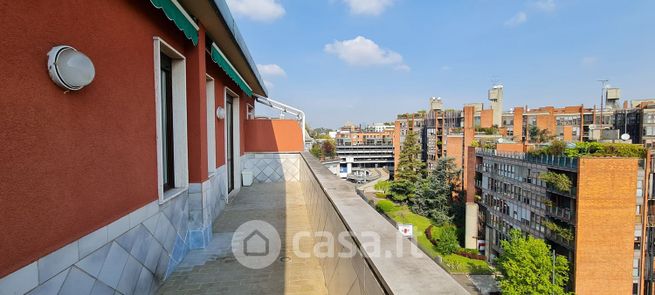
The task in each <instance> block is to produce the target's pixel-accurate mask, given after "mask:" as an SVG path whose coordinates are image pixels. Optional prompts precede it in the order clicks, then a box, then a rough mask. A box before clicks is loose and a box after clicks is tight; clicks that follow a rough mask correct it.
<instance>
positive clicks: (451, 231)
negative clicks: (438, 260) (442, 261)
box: [432, 225, 459, 255]
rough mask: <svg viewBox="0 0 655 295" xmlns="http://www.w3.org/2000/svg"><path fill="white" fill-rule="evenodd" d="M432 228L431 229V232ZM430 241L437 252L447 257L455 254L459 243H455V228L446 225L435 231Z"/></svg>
mask: <svg viewBox="0 0 655 295" xmlns="http://www.w3.org/2000/svg"><path fill="white" fill-rule="evenodd" d="M434 229H435V228H434V227H433V228H432V230H433V232H435V231H434ZM432 239H433V240H434V245H435V246H436V250H437V252H439V253H441V254H443V255H449V254H453V253H455V252H457V250H458V249H459V241H457V229H456V228H455V226H452V225H448V226H444V227H442V228H439V229H438V230H437V234H433V236H432Z"/></svg>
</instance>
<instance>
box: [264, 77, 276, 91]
mask: <svg viewBox="0 0 655 295" xmlns="http://www.w3.org/2000/svg"><path fill="white" fill-rule="evenodd" d="M264 86H266V88H267V89H269V90H270V89H273V87H275V84H273V82H271V81H268V80H266V79H264Z"/></svg>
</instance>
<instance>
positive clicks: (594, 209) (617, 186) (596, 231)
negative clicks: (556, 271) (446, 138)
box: [467, 148, 652, 294]
mask: <svg viewBox="0 0 655 295" xmlns="http://www.w3.org/2000/svg"><path fill="white" fill-rule="evenodd" d="M469 149H470V151H469V155H471V156H470V157H469V159H468V161H469V165H468V166H469V167H471V168H472V169H471V170H469V171H468V172H469V173H467V176H468V177H470V178H471V180H469V182H468V183H469V187H467V201H468V202H473V201H476V202H477V204H478V205H479V206H480V210H479V215H478V219H477V220H468V219H467V222H469V221H473V222H475V223H477V225H472V226H473V227H477V241H476V242H477V244H478V245H479V247H478V249H481V250H483V252H484V254H485V255H486V256H487V257H488V258H489V260H490V261H491V260H493V259H494V258H495V257H497V256H498V255H499V253H502V249H501V247H500V241H501V240H502V239H506V238H507V237H508V233H509V230H510V229H519V230H521V231H522V232H524V233H526V234H530V235H532V236H534V237H537V238H540V239H544V240H545V241H546V242H547V243H548V244H549V245H551V247H552V249H553V250H554V251H555V252H556V253H557V254H558V255H563V256H565V257H567V258H568V259H569V261H570V263H571V284H570V287H571V290H573V291H575V292H576V293H577V294H638V291H639V289H640V288H642V284H641V283H640V281H641V279H640V278H641V276H642V275H643V274H642V273H643V270H642V269H641V267H642V261H643V259H642V251H641V249H642V248H643V245H642V238H643V228H642V227H643V225H644V220H645V219H644V214H643V209H644V207H643V206H644V203H645V202H646V200H648V199H649V197H648V195H649V192H648V191H647V190H645V189H644V188H646V187H648V186H649V178H648V177H646V175H647V173H646V172H647V171H646V169H645V167H648V166H649V165H650V163H646V161H645V160H644V159H638V158H618V157H580V158H567V157H557V156H531V155H530V154H526V153H521V152H503V151H501V150H499V149H477V150H474V149H473V148H469ZM545 173H551V174H557V175H560V176H565V177H566V178H568V179H570V180H571V183H572V186H571V187H570V189H568V190H565V191H564V190H561V188H560V189H558V188H557V187H556V186H554V185H552V184H549V183H547V182H546V181H544V180H543V177H542V176H543V175H544V174H545ZM469 226H471V225H470V224H467V229H468V228H469ZM474 230H475V228H474ZM467 238H475V237H472V236H468V235H467ZM480 245H483V246H482V247H480ZM649 265H650V267H651V268H652V264H649Z"/></svg>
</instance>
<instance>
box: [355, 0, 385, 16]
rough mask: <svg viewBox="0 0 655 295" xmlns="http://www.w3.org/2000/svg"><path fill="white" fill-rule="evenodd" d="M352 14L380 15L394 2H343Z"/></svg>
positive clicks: (374, 0) (382, 0)
mask: <svg viewBox="0 0 655 295" xmlns="http://www.w3.org/2000/svg"><path fill="white" fill-rule="evenodd" d="M343 1H344V2H346V4H347V5H348V6H349V7H350V12H351V13H352V14H367V15H380V14H381V13H382V12H384V10H385V9H387V7H389V6H391V5H393V2H394V1H395V0H343Z"/></svg>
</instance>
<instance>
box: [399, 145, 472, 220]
mask: <svg viewBox="0 0 655 295" xmlns="http://www.w3.org/2000/svg"><path fill="white" fill-rule="evenodd" d="M459 172H460V170H459V168H457V165H456V164H455V158H452V157H443V158H439V159H438V160H437V163H436V166H435V168H434V170H433V171H431V173H430V174H429V175H428V177H427V178H426V179H424V180H422V181H420V183H419V185H418V188H417V189H416V192H415V194H414V198H412V199H411V200H410V201H411V205H412V206H411V208H412V211H414V213H416V214H420V215H423V216H427V217H430V218H432V219H433V220H434V221H435V222H436V223H437V224H439V225H442V224H445V223H448V222H450V221H451V220H452V218H453V217H452V216H451V215H450V214H449V213H450V209H451V208H450V207H451V206H450V205H451V200H452V194H453V191H455V183H456V182H457V180H458V178H459Z"/></svg>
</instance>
